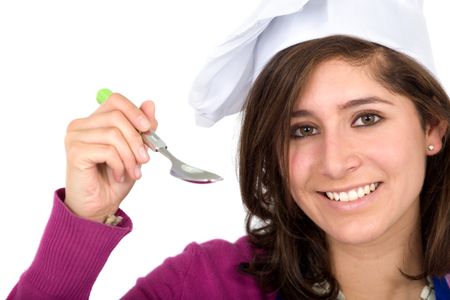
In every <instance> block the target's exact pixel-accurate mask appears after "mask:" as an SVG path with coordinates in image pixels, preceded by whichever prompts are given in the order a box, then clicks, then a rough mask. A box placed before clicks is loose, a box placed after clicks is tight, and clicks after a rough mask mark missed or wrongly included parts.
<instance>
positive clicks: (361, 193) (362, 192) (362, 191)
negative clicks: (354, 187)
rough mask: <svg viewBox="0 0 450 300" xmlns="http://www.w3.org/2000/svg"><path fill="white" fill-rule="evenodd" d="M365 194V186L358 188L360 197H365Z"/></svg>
mask: <svg viewBox="0 0 450 300" xmlns="http://www.w3.org/2000/svg"><path fill="white" fill-rule="evenodd" d="M365 194H366V193H364V188H362V187H360V188H358V197H359V198H361V197H364V195H365Z"/></svg>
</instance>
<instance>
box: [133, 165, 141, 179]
mask: <svg viewBox="0 0 450 300" xmlns="http://www.w3.org/2000/svg"><path fill="white" fill-rule="evenodd" d="M134 174H135V175H136V178H141V175H142V173H141V166H140V165H137V166H136V168H135V169H134Z"/></svg>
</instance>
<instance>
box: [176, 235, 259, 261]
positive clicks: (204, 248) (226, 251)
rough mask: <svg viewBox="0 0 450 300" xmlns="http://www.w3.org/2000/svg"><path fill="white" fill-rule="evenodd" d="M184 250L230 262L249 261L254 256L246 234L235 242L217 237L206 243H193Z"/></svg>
mask: <svg viewBox="0 0 450 300" xmlns="http://www.w3.org/2000/svg"><path fill="white" fill-rule="evenodd" d="M184 252H187V253H191V254H193V255H200V256H205V255H206V258H209V259H213V260H220V261H221V262H223V263H230V264H235V263H241V262H245V261H248V260H250V259H251V258H252V256H253V251H252V248H251V246H250V243H249V240H248V237H246V236H244V237H241V238H239V239H238V240H237V241H235V242H229V241H226V240H220V239H215V240H210V241H208V242H205V243H191V244H189V245H188V246H187V247H186V248H185V250H184ZM204 258H205V257H204Z"/></svg>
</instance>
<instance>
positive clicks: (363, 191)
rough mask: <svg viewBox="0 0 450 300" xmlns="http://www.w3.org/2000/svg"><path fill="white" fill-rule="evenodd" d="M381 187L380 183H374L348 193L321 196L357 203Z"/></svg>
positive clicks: (330, 193)
mask: <svg viewBox="0 0 450 300" xmlns="http://www.w3.org/2000/svg"><path fill="white" fill-rule="evenodd" d="M379 186H380V182H373V183H371V184H367V185H364V186H360V187H357V188H354V189H351V190H349V191H346V192H320V194H322V195H324V196H325V197H327V198H328V199H329V200H333V201H342V202H347V201H355V200H358V199H361V198H363V197H364V196H367V195H369V194H370V193H373V192H374V191H376V190H377V188H378V187H379Z"/></svg>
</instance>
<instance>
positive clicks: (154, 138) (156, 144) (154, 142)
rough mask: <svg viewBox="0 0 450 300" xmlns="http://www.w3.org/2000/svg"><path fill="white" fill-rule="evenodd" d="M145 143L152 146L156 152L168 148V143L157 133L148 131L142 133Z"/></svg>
mask: <svg viewBox="0 0 450 300" xmlns="http://www.w3.org/2000/svg"><path fill="white" fill-rule="evenodd" d="M141 136H142V139H143V140H144V143H145V144H146V145H147V146H149V147H150V149H152V150H153V151H154V152H159V150H160V149H167V145H166V143H164V141H163V140H162V139H161V138H160V137H159V136H158V135H157V134H156V133H155V132H151V131H147V132H144V133H141Z"/></svg>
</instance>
